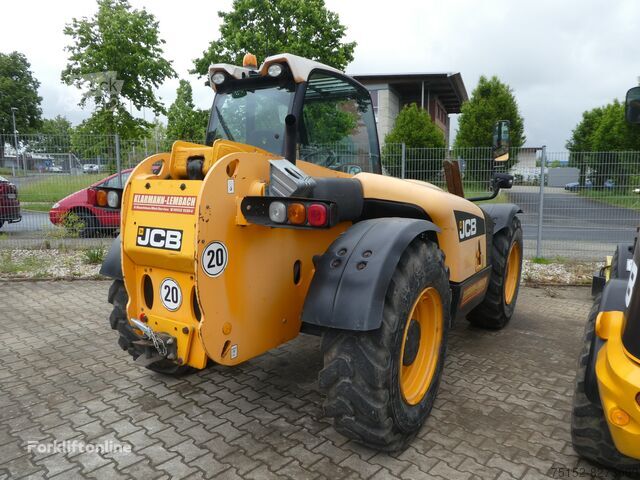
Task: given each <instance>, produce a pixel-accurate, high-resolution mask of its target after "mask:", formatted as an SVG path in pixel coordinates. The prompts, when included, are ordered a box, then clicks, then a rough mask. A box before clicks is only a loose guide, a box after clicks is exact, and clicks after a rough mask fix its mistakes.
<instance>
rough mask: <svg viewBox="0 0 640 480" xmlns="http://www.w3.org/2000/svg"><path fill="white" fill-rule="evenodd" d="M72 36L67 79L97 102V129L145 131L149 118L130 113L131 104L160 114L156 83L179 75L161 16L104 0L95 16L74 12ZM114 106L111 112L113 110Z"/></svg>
mask: <svg viewBox="0 0 640 480" xmlns="http://www.w3.org/2000/svg"><path fill="white" fill-rule="evenodd" d="M64 33H65V35H68V36H69V37H71V39H72V43H71V45H69V46H67V47H66V50H67V51H68V52H69V61H68V63H67V66H66V68H65V69H64V70H63V71H62V80H63V81H64V82H65V83H66V84H67V85H75V86H76V87H78V88H79V89H82V90H84V95H83V98H82V100H81V101H80V105H81V106H85V105H86V103H87V101H88V100H89V99H91V100H93V101H94V102H95V104H96V111H95V113H94V116H96V117H97V118H96V119H93V118H92V119H91V121H90V122H89V123H91V130H95V128H96V127H98V126H99V127H100V128H102V130H100V133H105V134H113V133H116V132H118V133H120V134H121V135H122V136H124V137H128V138H139V137H133V136H132V135H136V134H139V133H140V132H144V130H145V127H147V125H148V124H147V122H145V121H143V120H141V119H137V118H134V117H133V116H132V115H131V114H130V113H127V109H126V107H127V106H134V107H136V108H137V109H139V110H140V109H143V108H148V109H150V110H152V111H153V112H154V113H155V114H156V115H157V114H161V113H165V108H164V106H163V105H162V103H161V101H160V99H159V98H157V97H156V95H155V93H154V89H155V88H157V87H159V86H160V85H161V84H162V83H163V82H164V80H165V79H167V78H173V77H175V76H176V73H175V71H174V70H173V68H172V66H171V62H169V61H168V60H166V59H164V58H163V50H162V45H163V44H164V43H165V42H164V40H163V39H161V38H160V33H159V27H158V22H157V21H156V19H155V17H154V16H153V15H152V14H150V13H149V12H147V11H146V10H145V9H144V8H143V9H141V10H137V9H133V8H132V7H131V5H130V4H129V2H128V1H127V0H98V12H97V13H96V14H95V15H94V16H93V17H91V18H87V17H82V18H80V19H77V18H74V19H73V20H72V21H71V23H70V24H67V25H66V26H65V29H64ZM107 111H110V112H111V113H108V112H107Z"/></svg>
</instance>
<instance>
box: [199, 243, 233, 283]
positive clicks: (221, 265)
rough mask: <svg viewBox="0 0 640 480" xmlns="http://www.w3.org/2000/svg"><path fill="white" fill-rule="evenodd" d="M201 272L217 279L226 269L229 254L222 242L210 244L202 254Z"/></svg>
mask: <svg viewBox="0 0 640 480" xmlns="http://www.w3.org/2000/svg"><path fill="white" fill-rule="evenodd" d="M201 261H202V270H203V271H204V273H206V274H207V275H208V276H210V277H217V276H219V275H221V274H222V272H224V269H225V268H227V263H228V261H229V252H228V251H227V247H226V246H225V245H224V243H222V242H211V243H210V244H209V245H207V248H205V249H204V251H203V252H202V259H201Z"/></svg>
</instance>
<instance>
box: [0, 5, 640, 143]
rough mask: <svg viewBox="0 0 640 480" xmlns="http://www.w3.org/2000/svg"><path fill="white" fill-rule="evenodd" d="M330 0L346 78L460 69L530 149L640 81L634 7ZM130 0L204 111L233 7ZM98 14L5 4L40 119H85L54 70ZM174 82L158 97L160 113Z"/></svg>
mask: <svg viewBox="0 0 640 480" xmlns="http://www.w3.org/2000/svg"><path fill="white" fill-rule="evenodd" d="M325 1H326V4H327V6H328V8H329V9H331V10H333V11H335V12H337V13H338V14H339V16H340V19H341V21H342V23H344V24H345V25H346V26H347V40H355V41H356V42H358V47H357V48H356V51H355V60H354V61H353V63H352V64H351V65H349V67H348V68H347V71H348V73H373V72H375V73H380V72H383V73H396V72H441V71H444V72H461V73H462V78H463V80H464V82H465V85H466V87H467V91H468V92H469V95H471V92H472V90H473V88H474V87H475V85H476V83H477V81H478V77H479V76H480V75H482V74H484V75H497V76H498V77H500V79H501V80H503V81H504V82H506V83H508V84H509V85H510V86H511V87H512V88H513V90H514V92H515V95H516V98H517V101H518V104H519V106H520V111H521V113H522V115H523V117H524V119H525V133H526V136H527V145H528V146H541V145H543V144H546V145H547V146H548V147H549V148H550V149H551V150H558V149H563V148H564V144H565V141H566V140H567V138H568V137H569V135H570V133H571V130H572V129H573V127H574V126H575V124H576V123H577V122H578V121H579V119H580V116H581V113H582V112H583V111H584V110H585V109H589V108H592V107H595V106H598V105H603V104H605V103H607V102H609V101H611V100H612V99H614V98H619V99H622V98H623V96H624V94H625V92H626V90H627V89H628V88H630V87H632V86H634V85H635V84H636V83H637V81H638V76H640V1H638V0H609V1H605V0H562V1H559V0H549V1H547V0H531V1H522V0H519V1H513V0H495V1H488V0H486V1H483V2H478V1H477V0H475V1H472V0H468V1H464V0H460V1H456V0H449V1H442V0H438V1H434V0H414V1H410V0H406V1H403V0H395V1H389V0H385V1H378V0H368V1H349V2H346V1H340V0H325ZM131 3H132V4H133V5H134V6H135V7H142V6H145V7H146V8H147V10H149V11H150V12H151V13H153V14H154V15H155V16H156V17H157V18H158V20H159V22H160V30H161V35H162V37H163V38H164V39H165V40H166V42H167V43H166V45H165V53H166V57H167V58H168V59H170V60H172V61H173V66H174V68H175V70H176V71H177V72H178V75H179V76H180V78H185V79H188V80H190V81H191V83H192V85H193V89H194V98H195V101H196V103H197V106H199V107H200V108H209V107H210V105H211V101H212V98H213V92H212V91H211V90H210V89H209V88H207V87H205V86H204V85H203V81H202V80H198V79H197V78H196V77H194V76H191V75H189V74H188V73H187V72H188V70H189V69H190V68H191V66H192V60H193V59H194V58H196V57H198V56H200V54H201V53H202V51H203V50H204V49H205V48H206V47H207V45H208V43H209V41H210V40H212V39H214V38H217V36H218V34H219V33H218V27H219V24H220V20H219V18H218V16H217V14H216V12H217V11H218V10H228V9H229V8H230V6H231V1H220V0H213V1H211V0H210V1H206V2H205V1H195V0H181V1H180V2H169V1H162V2H160V1H155V2H152V1H150V0H147V1H143V0H131ZM95 11H96V4H95V2H92V1H88V0H74V1H64V2H52V1H35V0H20V1H13V2H5V3H3V7H2V13H3V15H2V17H3V22H2V27H1V28H0V51H2V52H4V53H8V52H10V51H13V50H18V51H20V52H23V53H25V54H26V55H27V57H28V59H29V61H30V62H31V66H32V69H33V71H34V73H35V75H36V76H37V77H38V79H39V80H40V81H41V83H42V85H41V87H40V95H41V96H42V97H43V101H42V108H43V112H44V116H45V118H49V117H53V116H55V115H57V114H61V115H64V116H66V117H67V118H69V119H70V120H71V121H72V122H73V123H78V122H79V121H81V120H82V119H84V118H86V117H87V116H88V115H89V114H90V111H86V110H82V109H80V108H79V107H78V106H77V103H78V100H79V98H80V94H79V92H78V91H77V90H76V89H75V88H72V87H67V86H65V85H62V83H61V82H60V71H61V70H62V69H63V68H64V66H65V64H66V58H67V56H66V52H65V51H64V47H65V46H66V45H67V44H68V42H69V39H68V38H67V37H65V36H64V35H63V33H62V30H63V28H64V25H65V23H67V22H69V21H70V20H71V18H72V17H74V16H75V17H81V16H86V15H91V14H93V13H94V12H95ZM259 60H261V59H259ZM177 84H178V81H177V80H176V79H174V80H171V81H168V82H166V83H165V84H164V85H163V86H162V87H161V88H160V90H159V95H160V96H161V97H162V99H163V101H164V102H165V104H166V105H167V106H168V105H169V104H170V103H171V102H172V101H173V99H174V97H175V89H176V88H177ZM150 117H151V116H150V115H149V113H148V112H147V115H146V118H147V119H148V120H150V119H151V118H150ZM454 125H455V119H454ZM453 131H455V127H454V129H453Z"/></svg>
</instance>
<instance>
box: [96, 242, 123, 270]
mask: <svg viewBox="0 0 640 480" xmlns="http://www.w3.org/2000/svg"><path fill="white" fill-rule="evenodd" d="M121 255H122V240H121V238H120V235H118V236H117V237H116V238H115V240H114V241H113V243H112V244H111V248H110V249H109V253H108V254H107V256H106V258H105V259H104V261H103V262H102V266H101V267H100V275H104V276H105V277H109V278H113V279H114V280H122V257H121Z"/></svg>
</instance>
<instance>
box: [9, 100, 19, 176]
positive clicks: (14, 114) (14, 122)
mask: <svg viewBox="0 0 640 480" xmlns="http://www.w3.org/2000/svg"><path fill="white" fill-rule="evenodd" d="M16 110H18V107H11V118H12V119H13V142H14V143H13V146H14V147H15V149H16V166H17V167H18V168H20V165H19V164H18V130H16Z"/></svg>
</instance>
